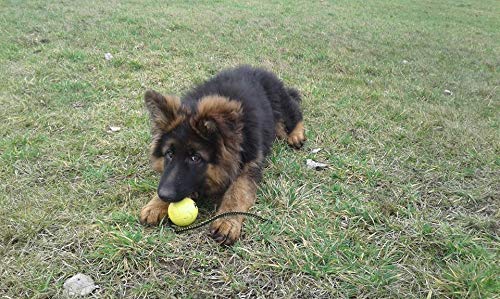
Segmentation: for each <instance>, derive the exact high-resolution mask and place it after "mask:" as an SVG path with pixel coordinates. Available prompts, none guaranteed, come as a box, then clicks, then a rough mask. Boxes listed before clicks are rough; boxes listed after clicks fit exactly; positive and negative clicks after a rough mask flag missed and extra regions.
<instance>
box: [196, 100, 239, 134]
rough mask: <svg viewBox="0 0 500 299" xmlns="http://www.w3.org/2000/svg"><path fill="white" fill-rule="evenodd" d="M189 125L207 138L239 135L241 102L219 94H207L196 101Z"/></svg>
mask: <svg viewBox="0 0 500 299" xmlns="http://www.w3.org/2000/svg"><path fill="white" fill-rule="evenodd" d="M191 126H192V127H193V129H194V130H195V131H197V132H198V134H199V135H200V136H201V137H203V138H205V139H208V140H211V139H212V138H214V137H216V136H221V137H223V138H230V137H235V135H241V131H242V129H243V120H242V107H241V103H240V102H237V101H232V100H229V99H228V98H225V97H221V96H207V97H204V98H202V99H201V100H200V101H199V102H198V106H197V112H196V115H195V116H194V117H193V118H192V120H191Z"/></svg>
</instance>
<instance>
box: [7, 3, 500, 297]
mask: <svg viewBox="0 0 500 299" xmlns="http://www.w3.org/2000/svg"><path fill="white" fill-rule="evenodd" d="M499 15H500V2H499V1H494V0H482V1H479V0H476V1H472V0H459V1H451V0H448V1H427V0H424V1H409V0H400V1H396V0H379V1H350V0H349V1H347V0H346V1H66V0H62V1H11V0H4V1H0V120H1V121H0V136H1V139H0V187H1V189H0V297H1V298H22V297H30V298H52V297H60V296H62V292H63V287H62V286H63V283H64V281H65V280H66V279H68V278H69V277H71V276H73V275H74V274H76V273H79V272H82V273H85V274H87V275H90V276H91V277H92V278H93V279H94V280H95V281H96V283H97V284H98V285H99V286H100V287H101V288H100V289H99V290H97V291H96V292H94V293H93V295H94V296H95V297H100V298H116V297H127V298H138V297H142V298H155V297H157V298H165V297H183V298H186V297H194V298H197V297H208V296H220V297H244V298H248V297H252V296H257V297H262V298H264V297H266V298H267V297H280V298H281V297H283V298H332V297H346V298H347V297H358V298H363V297H366V298H384V297H391V298H397V297H400V298H447V297H450V298H464V297H473V298H479V297H482V298H488V297H490V298H491V297H495V296H498V294H499V293H500V283H499V276H500V266H499V264H500V262H499V253H500V247H499V243H500V238H499V232H500V225H499V224H500V212H499V198H500V191H499V190H500V181H499V178H500V129H499V120H500V100H499V95H498V92H499V89H498V86H499V85H500V76H499V74H498V70H499V67H500V58H499V57H500V31H499V30H498V28H500V18H499ZM107 52H109V53H111V54H112V55H113V59H111V60H105V59H104V54H105V53H107ZM243 63H246V64H251V65H256V66H262V67H265V68H267V69H269V70H272V71H274V72H275V73H277V74H278V75H279V76H280V77H281V78H282V79H283V80H284V81H285V82H286V83H287V84H289V85H291V86H294V87H296V88H297V89H299V90H300V91H301V92H302V93H303V95H304V101H303V107H304V118H305V123H306V126H307V135H308V138H309V140H308V143H307V144H306V147H305V148H304V149H303V150H301V151H294V150H292V149H290V148H288V146H287V145H286V144H285V143H284V142H281V143H277V144H276V145H275V146H274V149H273V153H272V155H271V156H270V157H269V159H268V161H269V163H268V166H267V168H266V171H265V176H264V180H263V183H262V185H261V187H260V189H259V193H258V198H259V199H258V203H257V205H256V206H255V207H254V208H253V209H252V212H254V213H256V214H259V215H261V216H263V217H266V218H272V219H273V220H274V223H273V224H261V223H259V222H257V221H254V220H251V219H249V220H248V221H247V222H246V224H245V227H244V236H243V239H242V240H241V241H240V242H238V243H237V244H236V245H235V246H233V247H232V248H223V247H220V246H218V245H217V244H216V243H215V242H213V241H212V240H211V239H210V238H209V237H208V236H207V230H206V229H200V230H197V231H194V232H192V233H188V234H183V235H175V234H174V233H173V232H172V231H171V230H170V229H169V228H168V227H161V228H145V227H143V226H141V225H140V224H139V223H138V214H139V211H140V208H141V207H142V205H144V204H145V203H146V202H147V201H148V200H149V199H150V198H151V196H152V194H153V193H154V192H155V188H156V183H157V181H158V180H159V177H158V175H157V174H155V173H154V172H153V171H152V170H151V169H150V166H149V161H148V144H149V141H150V133H149V123H148V116H147V114H146V111H145V109H144V107H143V100H142V96H143V94H144V91H145V90H146V89H147V88H153V89H156V90H158V91H160V92H163V93H174V94H181V93H182V92H183V91H185V90H186V89H187V88H189V86H191V85H192V84H193V83H198V82H201V81H202V80H205V79H207V78H209V77H210V76H212V75H213V74H215V73H216V72H217V71H219V70H221V69H223V68H226V67H230V66H235V65H238V64H243ZM444 90H449V91H451V93H452V94H451V95H450V94H445V92H444ZM109 126H118V127H120V128H121V130H120V131H117V132H108V127H109ZM313 148H322V151H320V152H319V153H317V154H312V153H310V150H311V149H313ZM309 158H310V159H314V160H317V161H321V162H325V163H328V164H329V165H330V167H329V168H328V169H327V170H325V171H320V172H318V171H314V170H309V169H307V168H306V166H305V161H306V159H309ZM212 213H213V207H211V206H206V207H205V208H204V209H203V210H202V215H201V216H202V217H201V219H204V218H205V217H208V216H209V215H212Z"/></svg>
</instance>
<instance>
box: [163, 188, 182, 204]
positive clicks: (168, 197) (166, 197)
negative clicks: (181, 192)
mask: <svg viewBox="0 0 500 299" xmlns="http://www.w3.org/2000/svg"><path fill="white" fill-rule="evenodd" d="M158 197H160V199H161V200H163V201H166V202H176V201H179V200H177V198H176V197H177V193H176V192H175V190H173V189H170V188H158Z"/></svg>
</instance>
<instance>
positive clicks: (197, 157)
mask: <svg viewBox="0 0 500 299" xmlns="http://www.w3.org/2000/svg"><path fill="white" fill-rule="evenodd" d="M189 161H191V162H193V163H199V162H201V156H200V155H198V154H192V155H191V156H190V157H189Z"/></svg>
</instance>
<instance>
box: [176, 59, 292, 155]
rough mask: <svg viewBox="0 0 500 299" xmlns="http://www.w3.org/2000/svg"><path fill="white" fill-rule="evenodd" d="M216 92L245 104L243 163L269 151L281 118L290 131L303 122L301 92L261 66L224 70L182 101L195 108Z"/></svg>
mask: <svg viewBox="0 0 500 299" xmlns="http://www.w3.org/2000/svg"><path fill="white" fill-rule="evenodd" d="M213 94H217V95H221V96H224V97H227V98H229V99H231V100H236V101H240V102H241V103H242V105H243V115H244V117H243V122H244V125H243V131H244V142H243V145H242V149H243V150H242V160H241V162H242V163H243V164H244V163H246V162H248V161H252V160H254V159H255V158H256V157H257V155H258V154H259V152H261V153H263V154H264V156H266V155H268V154H269V151H270V150H271V146H272V143H273V141H274V139H275V138H276V131H275V127H276V123H277V122H278V121H283V122H284V124H285V127H286V130H287V133H289V132H291V131H292V130H293V128H294V127H295V125H296V124H297V123H298V122H300V121H302V112H301V110H300V106H299V103H300V101H301V99H300V95H299V93H298V91H297V90H295V89H292V88H286V87H285V86H284V84H283V82H282V81H281V80H280V79H278V77H276V76H275V75H274V74H273V73H271V72H268V71H266V70H263V69H260V68H253V67H250V66H240V67H237V68H234V69H229V70H225V71H223V72H221V73H219V74H218V75H217V76H215V77H214V78H212V79H210V80H209V81H207V82H205V83H203V84H201V85H199V86H197V87H196V88H194V89H193V90H192V91H190V92H188V93H187V94H186V95H185V96H184V97H183V98H182V99H183V101H182V103H183V105H189V106H191V107H193V108H194V107H196V102H197V101H199V100H200V99H201V98H202V97H204V96H207V95H213Z"/></svg>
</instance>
